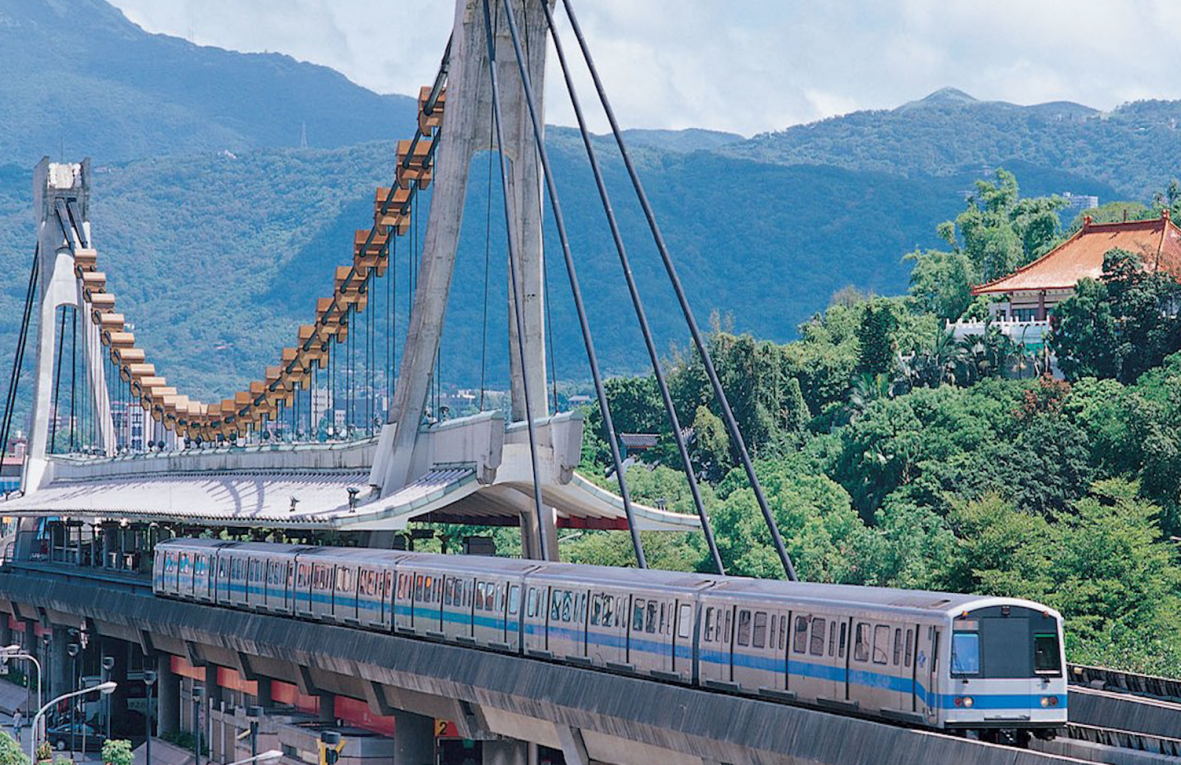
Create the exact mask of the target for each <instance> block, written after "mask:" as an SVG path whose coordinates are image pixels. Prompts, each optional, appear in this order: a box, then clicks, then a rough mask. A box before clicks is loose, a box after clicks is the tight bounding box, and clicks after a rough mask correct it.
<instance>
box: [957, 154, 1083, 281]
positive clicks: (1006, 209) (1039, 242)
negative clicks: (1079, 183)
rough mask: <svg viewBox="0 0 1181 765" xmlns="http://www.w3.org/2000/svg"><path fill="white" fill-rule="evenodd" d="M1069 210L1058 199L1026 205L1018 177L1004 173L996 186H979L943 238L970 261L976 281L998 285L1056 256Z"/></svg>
mask: <svg viewBox="0 0 1181 765" xmlns="http://www.w3.org/2000/svg"><path fill="white" fill-rule="evenodd" d="M1065 204H1066V201H1065V200H1064V199H1062V198H1061V197H1058V196H1051V197H1037V198H1028V199H1021V196H1020V189H1019V187H1018V185H1017V178H1016V176H1014V175H1013V174H1012V173H1010V172H1009V171H1007V170H1004V169H1003V168H1002V169H999V170H997V171H996V175H995V176H994V180H992V181H976V193H975V194H973V195H972V196H971V197H970V198H969V199H968V206H967V208H966V209H965V210H964V211H963V212H962V213H960V214H959V216H957V217H956V219H955V223H954V224H949V223H945V224H943V225H942V226H940V227H939V233H940V236H942V237H943V238H944V239H946V240H947V241H949V242H951V243H952V244H953V246H955V247H956V252H960V253H963V254H964V255H965V256H967V258H968V260H969V262H970V263H971V264H972V267H973V269H974V270H975V275H977V276H979V278H982V279H985V280H987V279H995V278H997V277H999V276H1004V275H1005V274H1008V273H1011V272H1013V271H1014V270H1016V269H1017V268H1018V267H1020V266H1023V265H1025V264H1026V263H1028V262H1030V261H1031V260H1033V259H1034V258H1037V257H1040V256H1041V255H1043V254H1045V253H1046V252H1048V251H1049V250H1050V248H1051V247H1052V246H1053V245H1054V242H1055V241H1056V240H1057V237H1058V228H1059V221H1058V210H1059V209H1061V208H1062V207H1063V206H1065ZM957 233H958V236H957Z"/></svg>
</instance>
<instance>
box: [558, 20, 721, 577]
mask: <svg viewBox="0 0 1181 765" xmlns="http://www.w3.org/2000/svg"><path fill="white" fill-rule="evenodd" d="M541 7H542V10H544V11H545V17H546V21H547V22H548V25H549V30H550V37H552V38H553V41H554V50H555V51H556V52H557V54H558V63H559V65H560V66H561V69H562V75H563V77H564V79H565V80H566V90H567V91H568V92H569V94H570V102H571V104H572V105H573V107H574V115H575V117H576V118H577V120H578V129H579V132H581V133H582V143H583V145H584V146H585V147H586V154H587V158H588V159H589V160H590V166H591V171H592V172H593V173H594V176H595V185H596V186H597V187H598V190H599V199H600V201H601V202H602V204H603V212H604V213H605V214H606V216H607V223H608V225H609V226H610V228H611V237H612V238H613V239H614V240H615V250H616V252H617V253H618V254H619V264H620V266H621V268H622V270H623V277H624V280H625V281H626V282H627V290H628V293H629V294H630V295H631V301H632V307H633V308H634V309H635V313H636V320H637V321H638V323H639V325H640V332H641V334H643V336H644V346H645V347H646V348H647V350H648V358H649V359H650V360H651V362H652V371H653V372H654V373H655V376H656V384H657V387H659V388H660V397H661V400H662V401H663V402H664V411H665V413H666V414H667V415H668V419H669V424H670V425H671V426H672V431H673V439H674V440H675V441H676V444H677V452H678V453H679V454H680V457H681V462H682V463H684V466H685V478H686V480H688V482H689V491H690V493H691V494H692V495H693V505H694V507H696V509H697V516H698V518H699V519H700V520H701V528H702V530H703V531H704V532H705V541H706V544H707V545H708V546H709V554H710V558H712V559H713V563H714V568H716V569H717V571H718V573H719V574H725V573H726V570H725V567H724V566H723V564H722V556H721V555H720V554H719V552H718V545H717V541H716V540H715V539H714V533H713V528H712V526H711V525H710V522H709V516H708V515H707V514H706V512H705V503H704V502H703V501H702V499H701V489H700V487H699V486H698V483H697V475H696V473H695V472H694V470H693V461H692V460H691V459H690V458H689V449H688V447H687V446H686V445H685V435H684V433H683V432H682V430H681V423H680V418H679V417H678V416H677V409H676V406H675V405H674V404H673V400H672V394H671V393H670V392H669V388H668V381H667V380H665V377H664V372H663V371H662V369H661V364H660V355H659V353H658V352H657V350H656V342H655V341H654V340H653V338H652V327H651V326H650V325H649V323H648V315H647V312H646V311H645V310H644V304H643V301H642V300H641V299H640V292H639V288H638V287H637V286H636V280H635V276H634V275H633V274H632V269H631V262H630V260H629V259H628V256H627V249H626V248H625V247H624V244H623V235H622V234H621V233H620V230H619V223H618V221H617V220H616V218H615V210H614V208H613V207H612V205H611V197H610V195H609V194H608V192H607V184H606V183H605V182H604V180H603V172H602V168H601V167H600V166H599V158H598V154H597V153H596V152H595V148H594V144H593V142H592V141H591V136H590V131H589V130H588V129H587V126H586V118H585V115H584V114H583V111H582V104H581V102H580V101H579V99H578V91H577V89H576V88H575V87H574V79H573V77H572V75H571V73H570V67H569V65H568V63H567V61H566V52H565V50H564V49H563V47H562V41H561V39H560V38H559V37H558V30H557V28H556V27H555V26H554V17H553V12H552V11H551V10H550V7H549V4H548V3H542V4H541Z"/></svg>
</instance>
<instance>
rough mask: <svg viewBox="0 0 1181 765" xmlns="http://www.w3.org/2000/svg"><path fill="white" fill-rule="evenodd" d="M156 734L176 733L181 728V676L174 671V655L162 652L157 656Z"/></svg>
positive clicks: (155, 689)
mask: <svg viewBox="0 0 1181 765" xmlns="http://www.w3.org/2000/svg"><path fill="white" fill-rule="evenodd" d="M156 678H157V679H156V687H155V688H154V689H153V690H154V691H155V692H156V701H155V704H154V705H153V707H154V711H155V712H156V735H157V736H163V735H165V734H166V733H176V732H177V731H178V730H180V677H178V676H177V674H176V673H175V672H173V671H172V657H171V656H169V655H168V654H166V653H165V654H160V655H159V656H157V657H156Z"/></svg>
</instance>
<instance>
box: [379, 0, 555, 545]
mask: <svg viewBox="0 0 1181 765" xmlns="http://www.w3.org/2000/svg"><path fill="white" fill-rule="evenodd" d="M505 2H507V3H511V4H512V8H513V13H514V14H515V19H516V21H517V24H518V26H519V27H520V34H521V36H522V37H523V39H524V40H525V41H526V44H525V45H524V52H525V57H526V61H527V68H528V72H529V78H530V81H531V83H532V85H533V91H534V93H535V94H536V99H538V100H540V99H541V94H542V93H543V92H544V89H545V87H544V84H545V59H546V30H547V27H546V14H545V10H544V9H543V8H542V6H541V4H542V3H543V2H544V3H549V5H550V7H551V8H552V6H553V0H490V3H489V5H490V7H491V9H492V14H493V17H494V18H493V26H494V30H495V32H494V35H495V37H494V39H495V51H496V53H495V58H496V65H497V77H498V79H499V83H500V88H499V91H500V113H501V120H502V121H501V127H502V134H503V137H504V145H503V146H497V145H496V142H495V138H494V132H493V131H491V130H490V125H491V124H492V110H493V103H492V87H491V77H490V69H489V61H490V59H489V54H488V36H487V30H486V26H485V16H484V2H483V0H457V2H456V5H455V25H454V28H453V31H452V37H451V47H450V50H451V53H450V63H449V71H448V75H447V76H448V84H447V116H446V121H445V123H444V127H443V130H442V134H441V137H440V138H439V139H437V140H440V141H442V143H441V144H440V145H439V149H438V152H437V155H436V159H435V172H434V183H435V190H434V193H433V197H432V199H431V214H430V220H429V221H428V223H427V231H426V239H425V243H424V246H423V256H422V258H423V260H422V266H421V270H420V272H419V277H418V279H419V281H418V286H417V290H416V292H415V296H414V312H413V316H412V317H411V320H410V328H409V332H408V334H407V336H406V352H405V354H404V356H403V359H402V363H401V367H400V372H399V380H400V381H401V382H400V384H399V386H398V388H397V390H396V392H395V396H394V401H393V406H392V407H391V408H390V417H389V422H388V424H387V425H386V426H385V428H384V429H383V431H382V434H381V442H380V445H379V447H378V453H377V456H376V458H375V460H374V466H373V472H372V474H371V481H370V482H371V483H372V484H373V485H374V486H379V487H381V493H382V496H386V495H388V494H389V493H391V492H393V491H396V490H397V489H399V488H401V487H402V486H404V485H405V484H406V483H407V482H408V481H410V480H413V478H414V476H412V475H410V471H411V462H412V457H413V454H414V447H415V443H416V442H417V441H418V439H419V436H420V428H419V427H418V424H419V423H420V422H422V419H423V416H424V413H425V409H426V404H427V397H428V395H429V390H430V383H431V373H432V370H433V369H434V368H435V359H436V356H437V354H438V352H439V341H440V338H441V335H442V330H443V320H444V312H445V310H446V307H447V300H448V296H449V294H450V289H451V278H452V275H453V273H454V269H455V256H456V250H457V247H458V244H459V234H460V228H461V225H462V222H463V211H464V196H465V194H466V192H467V182H468V175H469V172H470V168H471V161H472V158H473V156H474V155H475V154H476V153H477V152H481V151H485V150H496V149H499V150H500V151H501V152H503V154H504V155H505V157H506V158H507V160H508V167H509V176H508V188H509V195H508V205H509V218H510V220H509V225H510V226H511V227H512V229H513V230H512V232H511V233H510V236H511V237H512V238H513V240H514V241H515V242H516V252H515V255H516V260H517V269H516V278H517V284H516V285H512V284H510V292H509V294H510V295H511V294H512V289H513V288H515V289H516V290H517V294H518V295H519V296H520V303H521V305H522V306H523V308H522V316H521V319H522V321H521V325H522V326H523V328H524V333H523V335H524V336H523V337H521V336H519V335H518V332H517V320H516V316H515V307H514V303H513V301H512V300H511V299H510V301H509V306H508V310H509V321H508V326H509V357H510V359H511V362H510V364H511V368H510V371H511V380H512V382H511V385H512V394H511V397H512V419H513V421H514V422H523V421H525V420H527V419H530V418H531V419H532V420H533V421H534V422H542V421H544V420H545V419H546V418H547V417H548V415H549V411H548V408H547V400H546V395H545V383H546V364H545V333H546V326H545V312H544V307H545V294H544V290H545V267H544V260H543V258H544V257H545V255H544V252H543V249H542V229H541V221H542V213H541V210H542V203H543V199H542V186H541V183H542V178H541V171H540V164H539V162H538V154H537V149H536V144H535V142H534V136H533V126H532V122H531V118H530V115H529V109H528V104H527V102H526V99H525V90H524V87H523V83H522V77H521V75H520V70H519V68H518V66H517V61H516V58H515V54H514V49H513V44H512V39H511V37H510V34H509V29H508V25H507V23H506V21H505V18H504V8H503V3H505ZM530 41H531V44H530ZM538 107H539V108H540V107H541V104H540V103H538ZM509 278H510V281H511V279H512V277H511V276H510V277H509ZM521 346H523V348H522V347H521ZM522 358H523V363H522ZM526 384H527V385H528V387H529V390H530V392H531V395H530V397H529V398H530V401H529V403H530V405H531V407H532V411H526V402H525V398H526V397H525V385H526ZM521 510H522V512H521V519H522V538H523V540H524V541H525V553H526V556H527V557H540V551H539V550H537V549H535V547H536V539H537V535H538V533H539V532H540V533H544V534H546V535H547V539H549V541H550V544H548V545H547V547H548V549H549V550H550V551H551V556H552V555H556V552H557V532H556V527H555V523H554V520H553V517H552V515H553V513H552V509H550V508H546V509H545V511H544V514H545V515H546V516H547V517H543V518H537V517H536V513H535V512H534V511H533V508H532V507H526V506H525V505H524V504H522V507H521ZM539 527H540V528H539Z"/></svg>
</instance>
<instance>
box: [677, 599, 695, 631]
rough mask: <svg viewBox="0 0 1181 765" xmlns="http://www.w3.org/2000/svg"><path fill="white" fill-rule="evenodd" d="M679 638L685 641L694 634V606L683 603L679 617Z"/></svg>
mask: <svg viewBox="0 0 1181 765" xmlns="http://www.w3.org/2000/svg"><path fill="white" fill-rule="evenodd" d="M677 620H678V623H677V637H679V638H682V639H685V638H688V637H690V636H691V635H692V634H693V606H691V605H689V604H688V603H682V604H681V608H680V615H678V616H677Z"/></svg>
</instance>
